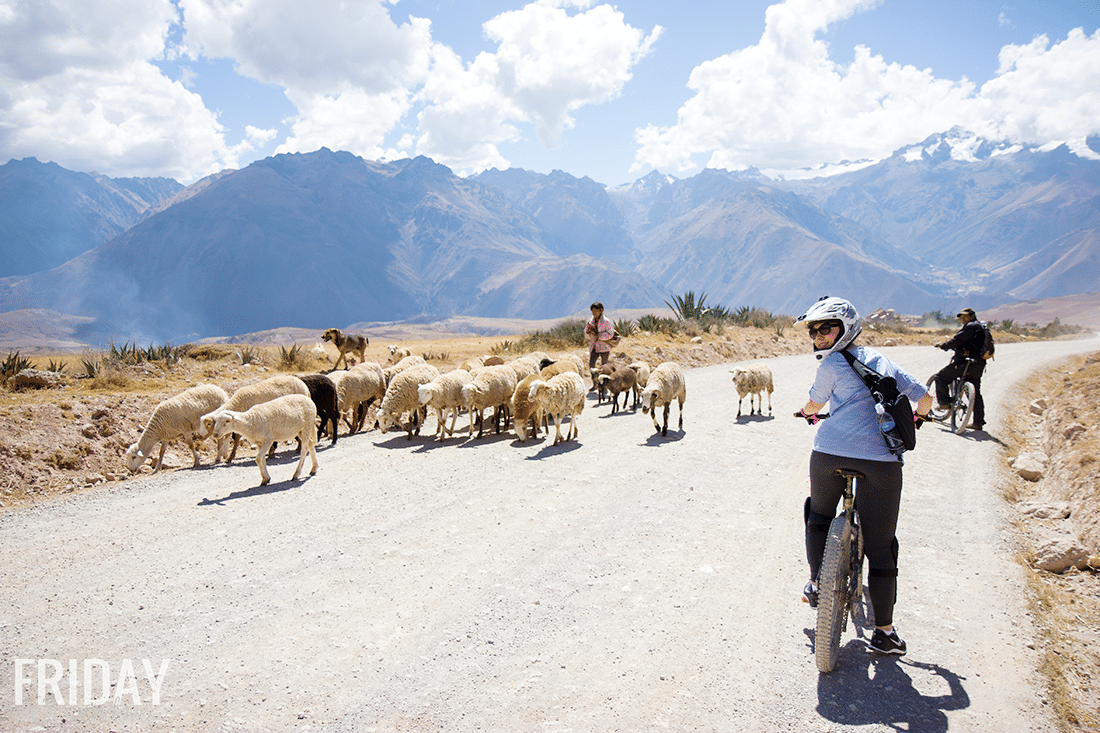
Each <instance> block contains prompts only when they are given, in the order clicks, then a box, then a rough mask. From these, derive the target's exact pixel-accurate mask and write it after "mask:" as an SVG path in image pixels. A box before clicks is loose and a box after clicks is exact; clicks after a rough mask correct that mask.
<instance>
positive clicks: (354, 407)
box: [328, 362, 386, 434]
mask: <svg viewBox="0 0 1100 733" xmlns="http://www.w3.org/2000/svg"><path fill="white" fill-rule="evenodd" d="M328 376H329V379H331V380H332V381H333V383H335V385H336V409H337V410H339V412H340V415H341V416H343V418H344V422H345V423H347V426H348V433H350V434H354V433H356V432H358V431H359V429H360V428H361V427H362V426H363V422H364V418H365V417H366V413H367V407H369V406H370V405H371V404H372V403H375V402H381V401H382V397H383V396H384V395H385V394H386V381H385V378H384V377H383V376H382V369H381V367H379V366H378V364H376V363H374V362H363V363H361V364H357V365H355V366H354V367H352V368H351V369H348V370H347V371H345V372H332V373H331V374H329V375H328Z"/></svg>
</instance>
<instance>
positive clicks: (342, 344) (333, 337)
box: [321, 328, 370, 369]
mask: <svg viewBox="0 0 1100 733" xmlns="http://www.w3.org/2000/svg"><path fill="white" fill-rule="evenodd" d="M321 340H322V341H331V342H332V343H333V345H335V346H336V350H337V351H339V352H340V356H338V357H336V363H335V364H333V365H332V368H333V369H338V368H339V366H340V360H341V359H343V360H344V368H345V369H348V368H349V365H348V354H349V353H351V354H358V355H359V361H364V360H365V359H366V356H364V354H365V353H366V350H367V344H369V343H370V340H369V339H367V337H366V336H356V335H353V334H346V335H345V334H343V333H340V329H338V328H330V329H328V330H327V331H325V332H324V333H323V334H321Z"/></svg>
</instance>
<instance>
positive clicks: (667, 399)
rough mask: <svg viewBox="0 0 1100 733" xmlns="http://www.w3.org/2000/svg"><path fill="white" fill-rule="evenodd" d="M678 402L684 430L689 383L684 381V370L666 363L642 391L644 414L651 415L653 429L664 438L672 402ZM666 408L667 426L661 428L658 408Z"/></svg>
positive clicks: (652, 374) (656, 371) (651, 374)
mask: <svg viewBox="0 0 1100 733" xmlns="http://www.w3.org/2000/svg"><path fill="white" fill-rule="evenodd" d="M673 400H677V401H678V402H679V407H680V425H679V429H680V430H683V429H684V401H685V400H687V382H686V381H685V379H684V370H683V369H681V368H680V365H679V364H677V363H676V362H673V361H666V362H665V363H663V364H660V365H658V366H657V368H656V369H654V370H653V371H652V372H651V373H650V375H649V380H648V381H647V382H646V385H645V389H643V390H642V412H643V413H645V412H648V413H650V417H652V418H653V427H654V428H656V429H657V432H659V433H660V434H661V435H662V436H665V435H668V412H669V408H670V407H671V406H672V401H673ZM661 405H664V406H665V424H664V427H661V426H660V425H659V424H658V423H657V408H658V407H660V406H661Z"/></svg>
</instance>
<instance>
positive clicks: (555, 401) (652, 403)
mask: <svg viewBox="0 0 1100 733" xmlns="http://www.w3.org/2000/svg"><path fill="white" fill-rule="evenodd" d="M323 340H325V341H331V342H332V343H333V344H334V345H335V346H336V348H337V350H338V351H339V352H340V355H339V357H338V359H337V362H336V363H337V364H338V363H340V361H343V362H344V367H345V368H344V370H335V369H334V370H333V371H331V372H329V373H327V374H307V375H303V376H291V375H277V376H274V377H270V378H268V379H264V380H261V381H259V382H256V383H254V384H249V385H246V386H244V387H241V388H240V389H238V390H237V391H236V392H234V393H233V394H232V395H228V394H227V393H226V392H225V390H223V389H222V388H221V387H218V386H216V385H212V384H200V385H197V386H195V387H191V388H190V389H187V390H185V391H183V392H181V393H180V394H178V395H175V396H173V397H170V398H168V399H166V400H164V401H162V402H161V403H160V404H158V405H157V407H156V408H155V409H154V410H153V414H152V416H151V417H150V418H149V421H148V423H146V425H145V429H144V430H143V432H142V434H141V437H140V438H139V439H138V440H137V442H135V443H134V444H133V445H131V446H130V447H129V448H128V449H127V450H126V453H125V459H126V462H127V465H128V467H129V469H130V470H131V471H137V470H139V469H140V468H141V466H142V465H143V464H144V463H145V462H146V461H149V460H152V459H153V457H154V456H153V453H154V449H155V448H156V447H157V445H158V444H159V446H160V451H159V453H158V454H157V456H156V459H155V460H156V462H155V466H154V469H153V470H154V472H156V471H159V470H160V467H161V465H162V463H163V460H164V452H165V449H166V448H167V446H168V444H169V443H170V442H172V441H174V440H177V439H183V440H185V441H187V443H188V445H189V447H190V449H191V453H192V458H193V460H194V465H195V466H198V465H199V454H198V451H197V444H199V443H201V441H203V440H205V439H207V438H213V439H214V441H215V444H216V449H217V457H216V459H215V462H221V461H222V460H223V459H224V460H225V462H226V463H228V462H230V461H232V460H233V458H234V456H235V455H236V451H237V446H238V444H239V441H240V439H241V438H242V437H243V438H244V439H246V440H247V441H249V442H250V443H251V444H253V445H254V446H255V447H256V464H257V465H258V466H259V469H260V478H261V485H265V484H267V483H268V482H269V481H270V480H271V477H270V475H269V474H268V472H267V467H266V465H265V463H266V459H267V457H268V456H269V455H270V453H271V452H273V451H274V449H275V446H276V445H277V444H278V443H280V442H283V441H290V440H295V439H296V440H297V441H298V443H299V460H298V466H297V468H296V469H295V471H294V475H293V479H297V478H298V476H299V474H300V473H301V471H302V467H303V466H304V464H305V460H306V457H307V456H309V458H310V459H311V460H312V467H311V469H310V474H311V475H312V474H314V473H316V472H317V453H316V445H317V442H318V441H319V440H320V439H321V438H322V437H323V436H324V435H326V434H328V435H330V436H331V440H332V443H333V444H335V443H336V439H337V436H338V433H339V423H340V422H341V421H343V422H344V424H345V425H346V427H347V432H348V433H349V434H351V433H355V432H358V431H359V430H361V429H363V428H364V427H372V426H373V425H371V426H367V425H366V422H367V415H368V408H369V407H370V406H372V405H374V406H375V414H374V415H373V420H374V422H376V423H377V425H378V428H379V430H380V431H381V432H382V433H385V432H387V431H388V430H390V429H391V428H394V427H400V428H401V429H403V430H405V431H406V433H407V437H409V438H411V437H412V436H413V435H414V434H415V435H419V434H420V428H421V427H422V426H423V425H424V423H425V419H426V417H427V414H428V411H429V410H432V411H433V412H434V415H435V430H436V432H435V439H436V440H439V441H442V440H444V439H445V438H446V437H447V436H451V435H453V434H454V431H455V424H456V422H457V420H458V416H459V414H460V413H461V412H466V413H467V414H468V415H469V426H468V433H467V434H468V437H469V438H473V437H474V430H475V429H476V430H477V437H481V436H482V435H483V433H484V430H485V427H486V422H487V421H488V420H492V429H493V430H495V431H496V433H497V434H499V433H500V432H501V431H502V430H507V429H508V428H509V425H511V426H512V428H513V429H514V430H515V433H516V436H517V437H518V439H519V440H520V442H524V441H526V440H527V438H528V436H533V437H538V434H539V430H540V429H541V430H543V431H544V432H545V433H546V435H549V421H550V420H553V422H554V445H557V444H558V443H560V442H562V441H566V440H572V439H574V438H576V437H577V421H578V420H577V419H578V417H579V415H580V414H581V411H582V410H583V409H584V404H585V400H586V398H587V395H588V393H589V392H590V391H592V390H595V391H596V392H597V393H598V400H599V402H600V403H602V402H603V399H604V395H605V394H606V395H607V396H608V398H609V400H610V401H611V404H612V408H611V409H612V412H616V411H617V410H618V409H619V405H618V401H619V396H620V395H622V396H623V409H626V407H627V401H628V400H632V407H633V408H637V406H638V405H639V404H641V406H642V411H643V413H648V414H650V416H651V417H652V419H653V426H654V428H655V429H656V430H657V431H658V432H660V433H661V434H662V435H667V434H668V417H669V410H670V408H671V406H672V403H673V402H674V401H675V402H677V403H678V408H679V429H681V430H682V429H683V427H684V415H683V410H684V401H685V400H686V399H687V386H686V383H685V379H684V371H683V369H682V368H681V367H680V366H679V365H678V364H676V363H675V362H671V361H669V362H664V363H662V364H660V365H658V366H657V367H656V368H654V369H652V370H650V368H649V366H648V365H647V364H646V363H644V362H640V361H639V362H633V363H631V364H628V365H624V364H616V363H609V364H606V365H604V366H602V367H600V368H599V369H593V370H591V372H590V374H589V376H590V379H589V380H586V379H585V378H584V377H583V376H582V374H585V373H586V372H587V371H588V370H587V369H586V368H585V365H584V363H583V361H582V360H581V359H580V357H578V356H576V355H575V354H561V355H558V356H557V357H555V358H551V357H550V356H549V355H548V354H546V353H544V352H533V353H530V354H526V355H524V356H521V357H519V358H516V359H513V360H511V361H508V362H505V361H504V360H503V359H502V358H500V357H498V356H487V357H481V358H475V359H468V360H466V361H464V362H463V363H461V364H460V365H459V366H458V367H457V368H455V369H452V370H450V371H447V372H443V373H441V372H440V371H439V369H437V368H436V367H434V366H432V365H431V364H428V363H427V362H426V361H425V360H424V359H423V358H422V357H420V356H413V355H412V354H411V353H410V351H409V350H408V349H402V348H399V347H396V346H390V347H389V352H390V358H389V361H388V362H387V364H386V365H385V366H383V365H381V364H379V363H377V362H371V361H366V360H364V358H363V355H364V352H365V348H366V345H367V339H366V338H365V337H362V336H350V335H344V334H342V333H341V332H340V331H339V330H337V329H329V330H327V331H325V333H324V335H323ZM349 355H354V356H358V358H359V362H358V363H357V364H355V366H350V367H349V366H348V356H349ZM733 374H734V377H733V381H734V384H735V385H736V387H737V391H738V395H739V397H740V398H741V399H743V398H744V396H745V395H749V409H750V411H752V395H754V394H755V395H756V396H757V397H758V400H759V407H758V410H762V397H763V392H764V391H766V392H767V393H768V411H769V413H770V412H771V392H772V379H771V372H770V370H768V368H767V366H764V365H762V364H760V365H752V366H749V367H747V368H739V369H735V370H733ZM662 407H663V408H664V415H663V416H664V422H663V424H661V423H659V422H658V418H657V410H658V409H659V408H662ZM737 414H738V416H740V414H741V400H739V401H738V411H737ZM448 417H449V418H450V424H449V426H448ZM567 417H568V419H569V420H568V426H567V428H566V431H565V434H564V435H563V434H562V426H563V425H564V424H566V418H567ZM230 441H232V446H231V447H230V448H229V450H228V452H227V450H226V449H227V447H229V446H228V444H229V442H230Z"/></svg>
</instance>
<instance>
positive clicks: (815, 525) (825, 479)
mask: <svg viewBox="0 0 1100 733" xmlns="http://www.w3.org/2000/svg"><path fill="white" fill-rule="evenodd" d="M838 468H850V469H853V470H856V471H859V472H860V473H862V474H864V475H865V476H866V477H867V478H866V479H865V480H862V481H860V482H859V490H858V493H857V496H856V506H857V508H858V509H859V521H860V524H861V526H862V527H863V547H864V552H865V554H866V555H867V565H868V567H869V570H868V572H867V587H868V589H869V590H870V594H871V606H872V607H873V608H874V611H875V625H876V626H889V625H890V624H892V623H893V621H894V601H895V600H896V599H897V585H898V582H897V581H898V577H897V576H898V541H897V539H896V538H895V537H894V533H895V531H896V529H897V526H898V508H899V506H900V505H901V462H900V461H867V460H861V459H858V458H841V457H840V456H834V455H830V454H828V453H818V452H817V451H814V452H813V453H811V454H810V498H809V499H807V500H806V507H805V520H806V559H807V560H808V561H809V563H810V577H812V578H814V579H815V580H816V579H817V574H818V571H820V570H821V560H822V556H823V555H824V554H825V541H826V539H828V536H829V522H831V521H832V519H833V517H834V516H835V515H836V510H837V505H838V504H839V503H840V500H841V499H842V498H843V497H844V478H843V477H841V476H836V475H834V473H833V472H834V471H835V470H836V469H838Z"/></svg>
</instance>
